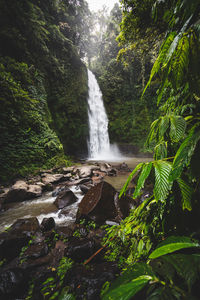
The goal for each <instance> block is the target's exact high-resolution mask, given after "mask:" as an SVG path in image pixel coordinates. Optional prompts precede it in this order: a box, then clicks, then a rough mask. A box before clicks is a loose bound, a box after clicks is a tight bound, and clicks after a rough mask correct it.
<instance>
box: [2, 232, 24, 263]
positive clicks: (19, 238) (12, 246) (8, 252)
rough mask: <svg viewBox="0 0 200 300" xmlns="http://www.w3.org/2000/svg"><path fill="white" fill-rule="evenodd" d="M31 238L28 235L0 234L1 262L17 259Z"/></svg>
mask: <svg viewBox="0 0 200 300" xmlns="http://www.w3.org/2000/svg"><path fill="white" fill-rule="evenodd" d="M29 240H30V237H28V236H26V235H23V234H21V235H19V234H11V233H10V232H7V233H1V234H0V260H2V259H6V261H10V260H12V259H13V258H15V257H17V256H18V255H19V253H20V252H21V249H22V248H23V247H24V246H26V245H27V244H28V241H29Z"/></svg>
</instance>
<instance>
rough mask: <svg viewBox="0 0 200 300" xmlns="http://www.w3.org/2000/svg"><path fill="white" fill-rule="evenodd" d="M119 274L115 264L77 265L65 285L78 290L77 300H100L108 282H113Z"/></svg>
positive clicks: (68, 273)
mask: <svg viewBox="0 0 200 300" xmlns="http://www.w3.org/2000/svg"><path fill="white" fill-rule="evenodd" d="M118 273H119V270H118V267H117V265H116V264H114V263H109V262H106V263H102V264H96V265H92V266H83V265H75V266H74V267H72V269H71V270H69V271H68V272H67V274H66V276H65V279H64V284H65V285H68V286H71V287H72V289H74V290H76V299H77V300H81V299H87V300H94V299H95V300H100V292H101V288H102V286H103V284H104V283H105V282H106V281H109V282H110V281H113V280H114V279H115V277H116V275H117V274H118Z"/></svg>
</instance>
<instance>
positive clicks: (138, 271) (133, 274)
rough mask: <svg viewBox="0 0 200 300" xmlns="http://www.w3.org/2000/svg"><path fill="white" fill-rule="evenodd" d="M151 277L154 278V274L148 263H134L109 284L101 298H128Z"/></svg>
mask: <svg viewBox="0 0 200 300" xmlns="http://www.w3.org/2000/svg"><path fill="white" fill-rule="evenodd" d="M153 278H155V274H154V273H153V271H152V268H151V267H150V266H149V265H147V264H145V263H136V264H134V265H133V267H130V268H129V269H128V270H126V271H125V272H124V273H123V274H122V275H121V276H119V277H118V278H117V279H116V280H115V281H114V282H113V283H112V284H111V286H110V288H109V290H108V292H107V293H106V294H105V295H104V296H103V298H102V299H103V300H108V299H109V300H111V299H113V300H115V299H120V300H124V299H130V298H131V297H132V296H134V295H135V294H136V293H137V292H139V291H140V290H141V289H142V288H143V287H144V286H145V285H146V284H147V283H148V282H149V281H150V280H152V279H153Z"/></svg>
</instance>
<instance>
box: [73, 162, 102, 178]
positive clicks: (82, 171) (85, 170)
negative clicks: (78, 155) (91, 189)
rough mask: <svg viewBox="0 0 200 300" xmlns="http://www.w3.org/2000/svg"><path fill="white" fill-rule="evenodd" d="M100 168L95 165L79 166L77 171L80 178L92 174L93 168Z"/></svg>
mask: <svg viewBox="0 0 200 300" xmlns="http://www.w3.org/2000/svg"><path fill="white" fill-rule="evenodd" d="M99 169H100V168H99V167H98V166H95V165H89V166H83V167H79V168H77V173H78V175H79V177H80V178H86V177H90V176H91V175H92V172H93V170H99Z"/></svg>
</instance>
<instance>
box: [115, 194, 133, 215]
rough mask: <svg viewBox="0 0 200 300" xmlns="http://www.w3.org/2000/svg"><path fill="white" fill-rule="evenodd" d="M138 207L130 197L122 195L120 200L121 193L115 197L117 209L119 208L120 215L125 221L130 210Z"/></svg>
mask: <svg viewBox="0 0 200 300" xmlns="http://www.w3.org/2000/svg"><path fill="white" fill-rule="evenodd" d="M135 206H136V201H135V200H133V199H132V198H131V197H130V196H128V195H122V196H121V198H120V199H119V193H116V195H115V207H116V208H117V211H118V215H119V216H120V217H121V218H122V219H124V218H126V217H128V215H129V213H130V210H131V209H132V208H134V207H135Z"/></svg>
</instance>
